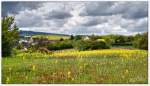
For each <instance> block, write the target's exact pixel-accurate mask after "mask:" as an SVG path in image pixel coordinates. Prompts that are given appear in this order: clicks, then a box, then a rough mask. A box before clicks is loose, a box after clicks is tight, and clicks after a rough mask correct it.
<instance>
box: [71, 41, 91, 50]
mask: <svg viewBox="0 0 150 86" xmlns="http://www.w3.org/2000/svg"><path fill="white" fill-rule="evenodd" d="M73 47H74V48H75V49H78V50H88V49H89V48H90V43H89V42H88V41H84V40H78V41H76V42H74V45H73Z"/></svg>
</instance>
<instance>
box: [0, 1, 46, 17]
mask: <svg viewBox="0 0 150 86" xmlns="http://www.w3.org/2000/svg"><path fill="white" fill-rule="evenodd" d="M42 3H43V2H32V1H31V2H27V1H22V2H16V1H7V2H6V1H4V2H2V17H4V16H8V13H10V14H18V13H19V11H23V10H25V9H29V10H32V9H37V8H38V7H40V6H42V5H43V4H42Z"/></svg>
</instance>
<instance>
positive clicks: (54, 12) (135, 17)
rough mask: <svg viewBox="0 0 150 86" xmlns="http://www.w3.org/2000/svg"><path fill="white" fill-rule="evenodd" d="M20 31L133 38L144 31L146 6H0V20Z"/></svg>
mask: <svg viewBox="0 0 150 86" xmlns="http://www.w3.org/2000/svg"><path fill="white" fill-rule="evenodd" d="M5 16H14V17H15V23H16V24H17V26H18V27H19V29H20V30H29V31H38V32H49V33H58V34H75V35H77V34H78V35H79V34H80V35H91V34H96V35H107V34H122V35H133V34H136V33H142V32H146V31H148V2H146V1H136V2H135V1H134V2H131V1H130V2H127V1H120V2H119V1H117V2H116V1H115V2H114V1H99V2H31V1H26V2H2V17H5Z"/></svg>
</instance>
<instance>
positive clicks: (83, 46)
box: [74, 39, 110, 50]
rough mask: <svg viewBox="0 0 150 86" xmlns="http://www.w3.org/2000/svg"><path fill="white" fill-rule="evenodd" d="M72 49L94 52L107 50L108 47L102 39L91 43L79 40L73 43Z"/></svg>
mask: <svg viewBox="0 0 150 86" xmlns="http://www.w3.org/2000/svg"><path fill="white" fill-rule="evenodd" d="M74 48H76V49H78V50H95V49H108V48H110V46H109V45H108V44H107V43H106V42H105V40H103V39H101V40H100V39H99V40H95V41H93V40H92V41H91V40H86V41H85V40H79V41H77V42H75V44H74Z"/></svg>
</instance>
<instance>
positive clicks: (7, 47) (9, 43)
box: [2, 17, 19, 57]
mask: <svg viewBox="0 0 150 86" xmlns="http://www.w3.org/2000/svg"><path fill="white" fill-rule="evenodd" d="M18 34H19V32H18V27H17V26H16V24H15V23H14V17H4V18H3V19H2V57H6V56H10V55H11V54H12V50H13V48H14V47H15V46H16V45H17V41H18V39H19V35H18Z"/></svg>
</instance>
